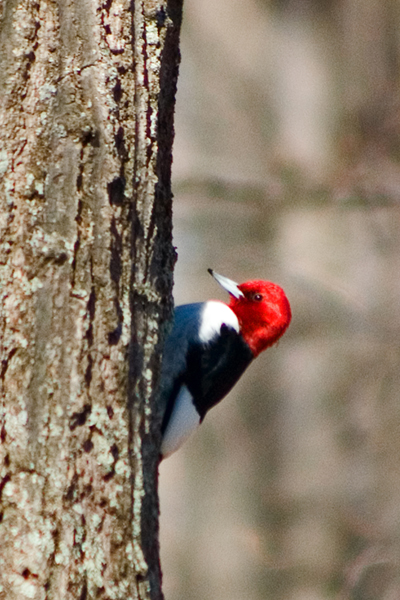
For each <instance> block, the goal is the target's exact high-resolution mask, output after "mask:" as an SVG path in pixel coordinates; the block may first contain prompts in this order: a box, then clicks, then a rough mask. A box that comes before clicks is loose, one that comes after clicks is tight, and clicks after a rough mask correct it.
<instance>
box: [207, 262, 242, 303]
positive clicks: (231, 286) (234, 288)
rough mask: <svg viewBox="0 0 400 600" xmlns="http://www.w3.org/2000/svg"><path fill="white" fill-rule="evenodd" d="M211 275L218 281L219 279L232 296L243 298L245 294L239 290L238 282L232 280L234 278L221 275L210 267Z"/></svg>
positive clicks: (220, 283)
mask: <svg viewBox="0 0 400 600" xmlns="http://www.w3.org/2000/svg"><path fill="white" fill-rule="evenodd" d="M208 272H209V273H210V275H212V276H213V277H214V279H215V280H216V281H218V283H219V285H220V286H221V287H223V288H224V290H226V291H227V292H228V293H229V294H230V295H231V296H234V297H235V298H243V297H244V294H243V292H241V291H240V290H239V287H238V284H237V283H235V282H234V281H232V279H228V278H227V277H224V276H223V275H219V274H218V273H216V272H215V271H213V270H212V269H208Z"/></svg>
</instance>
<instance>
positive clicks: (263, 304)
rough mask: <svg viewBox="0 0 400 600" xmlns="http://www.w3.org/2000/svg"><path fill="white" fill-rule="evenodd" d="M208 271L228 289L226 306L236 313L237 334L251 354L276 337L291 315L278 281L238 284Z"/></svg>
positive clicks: (271, 342)
mask: <svg viewBox="0 0 400 600" xmlns="http://www.w3.org/2000/svg"><path fill="white" fill-rule="evenodd" d="M211 274H212V275H213V276H214V277H215V279H216V280H217V281H218V282H219V283H220V284H221V285H222V287H223V288H224V289H226V290H227V291H228V292H229V294H230V296H231V301H230V303H229V307H230V308H231V309H232V310H233V312H234V313H235V314H236V316H237V318H238V320H239V325H240V331H241V334H242V336H243V338H244V339H245V341H246V343H247V344H248V345H249V347H250V349H251V351H252V353H253V354H254V357H256V356H257V355H258V354H260V352H262V351H263V350H265V349H266V348H268V347H269V346H272V344H274V343H275V342H276V341H278V340H279V338H280V337H281V336H282V335H283V334H284V333H285V331H286V329H287V328H288V326H289V323H290V320H291V318H292V313H291V311H290V304H289V301H288V299H287V297H286V294H285V292H284V291H283V289H282V288H281V287H279V285H276V284H275V283H271V282H270V281H247V282H246V283H242V284H240V285H238V284H236V283H235V282H234V281H231V280H230V279H227V278H226V277H222V276H221V275H218V274H217V273H214V272H212V273H211Z"/></svg>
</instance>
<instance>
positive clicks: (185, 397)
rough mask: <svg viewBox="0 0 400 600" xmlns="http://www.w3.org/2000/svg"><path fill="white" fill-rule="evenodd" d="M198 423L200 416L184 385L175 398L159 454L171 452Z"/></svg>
mask: <svg viewBox="0 0 400 600" xmlns="http://www.w3.org/2000/svg"><path fill="white" fill-rule="evenodd" d="M199 425H200V416H199V413H198V412H197V410H196V408H195V406H194V404H193V399H192V395H191V393H190V392H189V390H188V389H187V387H186V386H185V385H183V386H182V387H181V389H180V392H179V394H178V396H177V398H176V402H175V406H174V409H173V411H172V415H171V418H170V420H169V423H168V426H167V429H166V430H165V433H164V436H163V441H162V444H161V454H162V455H163V457H164V458H166V457H167V456H169V455H170V454H173V453H174V452H175V451H176V450H178V448H179V447H180V446H182V444H183V443H184V442H186V440H187V439H188V437H189V436H190V434H191V433H193V431H195V430H196V429H197V427H198V426H199Z"/></svg>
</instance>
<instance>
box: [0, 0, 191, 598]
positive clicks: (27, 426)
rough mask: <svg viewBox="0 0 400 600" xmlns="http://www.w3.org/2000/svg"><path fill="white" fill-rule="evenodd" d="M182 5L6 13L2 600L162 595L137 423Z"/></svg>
mask: <svg viewBox="0 0 400 600" xmlns="http://www.w3.org/2000/svg"><path fill="white" fill-rule="evenodd" d="M181 8H182V7H181V0H176V1H175V0H173V1H168V0H165V1H161V0H141V1H136V2H135V3H134V5H132V4H131V3H130V2H128V1H127V0H119V1H111V0H107V1H104V3H102V2H101V1H96V0H94V1H90V2H89V1H88V0H58V2H53V1H52V0H6V1H5V3H4V6H3V13H2V22H1V27H2V29H1V39H0V44H1V45H0V49H1V65H2V67H1V70H0V85H1V88H0V89H1V92H0V98H1V113H0V115H1V127H2V129H1V149H0V176H1V178H2V179H1V196H0V202H1V207H0V211H1V212H0V228H1V229H0V275H1V281H0V286H1V287H0V297H1V304H0V306H1V314H0V327H1V333H0V336H1V339H0V350H1V365H0V366H1V379H0V381H1V392H2V393H1V405H0V421H1V422H0V436H1V446H0V452H1V467H0V468H1V473H0V475H1V478H0V494H1V496H0V519H1V521H0V599H3V598H7V600H12V599H17V598H18V599H23V598H34V599H44V598H46V599H55V598H57V599H61V598H62V599H63V600H67V599H81V600H84V599H89V598H102V599H114V598H115V599H119V598H121V599H122V598H123V599H124V600H126V599H128V598H140V599H144V598H160V597H161V596H162V594H161V587H160V570H159V562H158V543H157V528H158V504H157V493H156V471H157V442H158V439H157V428H156V427H154V426H153V425H152V423H153V421H152V420H151V412H152V407H153V404H154V402H153V396H154V392H153V388H154V383H155V382H156V381H157V376H158V367H159V360H160V343H161V340H162V336H160V330H159V325H160V324H163V323H165V322H167V320H168V317H169V314H170V309H171V285H172V282H171V279H172V275H171V273H172V265H173V261H174V252H173V248H172V245H171V192H170V165H171V145H172V136H173V128H172V118H173V103H174V94H175V87H176V78H177V68H178V67H177V65H178V61H179V52H178V38H179V27H180V19H181ZM161 333H163V327H161Z"/></svg>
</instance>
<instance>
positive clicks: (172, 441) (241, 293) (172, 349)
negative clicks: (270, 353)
mask: <svg viewBox="0 0 400 600" xmlns="http://www.w3.org/2000/svg"><path fill="white" fill-rule="evenodd" d="M208 272H209V273H210V274H211V275H212V277H213V278H214V279H215V280H216V281H217V282H218V283H219V284H220V286H221V287H222V288H223V289H224V290H225V291H226V292H228V294H229V296H230V302H229V304H226V303H225V302H222V301H220V300H208V301H207V302H197V303H193V304H184V305H182V306H178V307H177V308H176V309H175V312H174V321H173V325H172V330H171V333H170V334H169V336H168V337H167V340H166V343H165V347H164V352H163V359H162V365H161V383H160V393H159V402H160V412H161V415H162V422H161V434H162V441H161V459H163V458H166V457H168V456H170V455H171V454H173V453H174V452H175V451H176V450H178V448H180V446H182V444H183V443H184V442H185V441H186V440H187V439H188V437H189V436H190V435H191V433H192V432H193V431H195V430H196V429H197V427H198V426H199V425H200V423H201V422H202V421H203V419H204V417H205V415H206V414H207V412H208V411H209V410H210V409H211V408H212V407H213V406H215V405H216V404H218V403H219V402H220V401H221V400H222V399H223V398H224V397H225V396H226V395H227V394H228V392H230V390H231V389H232V388H233V386H234V385H235V384H236V383H237V381H238V380H239V379H240V377H241V376H242V374H243V373H244V371H245V370H246V369H247V367H248V366H249V365H250V363H251V362H252V361H253V360H254V359H255V358H256V357H257V356H258V355H259V354H260V353H261V352H263V351H264V350H265V349H266V348H269V347H270V346H272V345H273V344H275V342H277V341H278V340H279V338H280V337H281V336H282V335H283V334H284V333H285V331H286V329H287V328H288V326H289V324H290V321H291V316H292V315H291V309H290V304H289V301H288V299H287V297H286V294H285V292H284V291H283V289H282V288H281V287H279V285H277V284H275V283H272V282H270V281H262V280H252V281H247V282H245V283H242V284H240V285H239V284H237V283H235V282H234V281H232V280H231V279H228V278H227V277H225V276H223V275H219V274H218V273H216V272H215V271H213V270H212V269H208Z"/></svg>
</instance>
